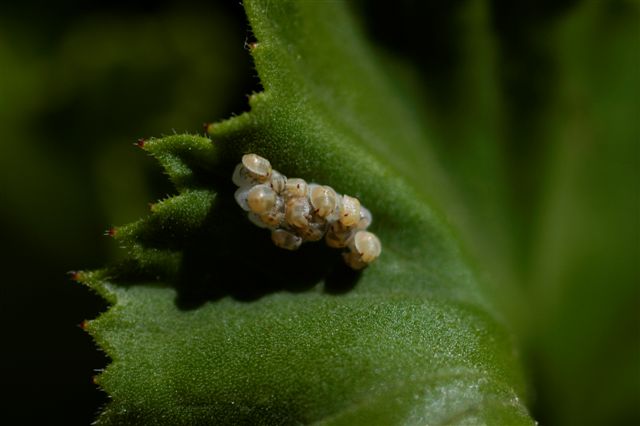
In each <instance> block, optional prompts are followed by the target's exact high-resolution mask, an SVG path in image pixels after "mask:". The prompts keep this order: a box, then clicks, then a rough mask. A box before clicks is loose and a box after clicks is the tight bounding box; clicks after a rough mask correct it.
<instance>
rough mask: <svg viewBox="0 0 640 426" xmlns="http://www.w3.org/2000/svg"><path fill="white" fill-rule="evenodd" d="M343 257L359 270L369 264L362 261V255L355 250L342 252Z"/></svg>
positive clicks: (347, 262)
mask: <svg viewBox="0 0 640 426" xmlns="http://www.w3.org/2000/svg"><path fill="white" fill-rule="evenodd" d="M342 258H343V259H344V262H345V263H346V264H347V265H349V267H351V269H355V270H359V269H362V268H364V267H365V266H367V264H366V263H365V262H363V261H362V258H361V257H360V255H359V254H358V253H356V252H353V251H348V252H345V253H342Z"/></svg>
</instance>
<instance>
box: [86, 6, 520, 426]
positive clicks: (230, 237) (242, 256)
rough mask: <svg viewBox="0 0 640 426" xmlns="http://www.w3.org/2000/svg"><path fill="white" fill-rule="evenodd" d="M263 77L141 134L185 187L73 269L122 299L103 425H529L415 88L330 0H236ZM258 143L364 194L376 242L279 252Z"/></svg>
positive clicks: (110, 325) (111, 325)
mask: <svg viewBox="0 0 640 426" xmlns="http://www.w3.org/2000/svg"><path fill="white" fill-rule="evenodd" d="M245 8H246V10H247V14H248V16H249V20H250V22H251V25H252V29H253V31H254V33H255V36H256V38H257V40H258V42H257V44H255V45H254V46H253V47H252V48H251V52H252V55H253V57H254V60H255V64H256V67H257V70H258V73H259V75H260V78H261V81H262V84H263V86H264V92H262V93H259V94H254V95H252V97H251V98H250V105H251V112H249V113H245V114H243V115H240V116H237V117H234V118H232V119H229V120H227V121H224V122H222V123H217V124H215V125H212V126H210V128H209V137H200V136H192V135H180V136H170V137H166V138H162V139H153V140H149V141H146V143H145V144H144V149H145V150H146V151H148V152H149V153H151V154H152V155H153V156H155V157H156V158H157V159H158V160H159V162H160V163H161V164H162V165H163V166H164V168H165V170H166V172H167V174H168V176H169V178H170V179H171V180H172V182H173V183H174V184H175V185H176V188H177V190H178V194H177V195H176V196H174V197H171V198H168V199H166V200H164V201H161V202H159V203H157V204H155V205H154V206H152V213H151V214H150V216H149V217H147V218H145V219H142V220H140V221H138V222H136V223H133V224H130V225H125V226H122V227H119V228H116V229H115V230H114V236H115V238H116V240H117V241H118V242H119V243H120V244H121V245H122V246H124V247H126V248H127V249H128V252H129V257H128V258H127V259H125V260H124V261H123V262H122V263H121V264H118V265H114V266H111V267H109V268H106V269H104V270H101V271H97V272H84V273H81V274H80V275H79V277H78V278H79V279H80V280H82V281H84V282H86V283H87V284H89V285H90V286H91V287H92V288H94V289H96V290H97V291H98V292H100V293H101V294H103V295H104V296H105V297H106V298H107V299H108V300H109V301H111V302H112V303H113V306H112V307H111V308H110V310H109V311H107V312H106V313H104V314H102V315H101V316H100V317H99V318H98V319H96V320H93V321H90V322H89V323H87V329H88V330H89V332H90V333H91V334H92V335H93V336H94V337H95V338H96V340H97V342H98V343H99V344H100V346H101V347H102V348H104V349H105V351H106V352H107V353H108V354H109V356H110V357H111V358H112V361H113V362H112V363H111V364H110V365H109V367H108V368H107V369H106V370H105V371H104V373H102V374H101V375H100V376H99V377H98V378H97V381H98V383H99V384H100V385H101V386H102V387H103V388H104V389H105V390H106V391H107V392H108V393H109V394H110V396H111V397H112V398H113V400H112V402H111V403H110V404H109V405H108V406H107V407H106V409H105V410H104V412H103V413H102V415H101V416H100V418H99V422H100V423H104V424H122V423H127V424H201V423H212V424H227V423H228V424H245V423H246V424H299V423H323V424H479V423H490V424H531V423H532V420H531V419H530V418H529V416H528V413H527V410H526V408H525V406H524V403H523V401H522V398H523V397H524V393H525V392H524V385H523V381H522V377H521V371H520V367H519V364H518V359H517V354H516V353H515V352H514V349H513V342H512V339H511V336H510V334H509V332H508V327H507V326H506V324H505V322H504V320H502V319H501V317H500V315H499V313H498V312H496V310H495V309H494V308H493V307H492V303H491V301H490V299H489V298H487V297H486V295H485V294H484V293H483V284H482V283H481V282H479V280H478V278H477V273H476V272H475V271H474V270H473V269H472V268H471V267H470V266H469V265H470V262H469V260H468V259H467V257H466V255H465V254H464V252H463V250H462V249H461V242H460V241H458V240H457V238H456V237H455V232H454V231H453V230H452V228H451V227H450V225H449V224H448V222H447V218H446V210H447V205H446V203H444V202H443V201H442V200H443V199H444V197H442V196H441V195H439V194H442V193H446V191H447V188H448V185H449V184H448V183H447V182H448V181H447V179H446V174H445V173H444V171H443V170H441V169H440V168H439V167H438V165H437V163H436V161H435V160H434V156H433V154H432V152H431V150H430V145H429V141H428V138H427V137H426V136H425V131H424V129H423V128H421V126H420V124H419V123H420V120H419V119H418V117H417V116H416V114H415V111H414V109H413V108H412V106H411V103H410V102H408V101H407V100H406V99H403V98H402V97H401V96H400V95H399V94H398V92H397V91H396V90H395V89H394V83H393V81H392V80H390V78H389V77H388V76H387V75H386V74H385V73H384V72H383V71H382V68H381V67H380V66H379V64H378V63H377V60H376V57H375V55H373V53H372V52H371V51H370V49H369V47H368V46H367V44H366V43H365V42H364V40H363V39H362V36H361V34H360V32H359V30H358V29H357V26H356V25H355V23H354V22H353V21H352V19H351V18H350V15H349V12H348V10H346V6H345V5H344V4H342V3H338V2H295V1H282V2H269V1H256V0H254V1H246V2H245ZM247 152H255V153H258V154H260V155H263V156H265V157H266V158H268V159H270V160H271V162H272V164H273V166H274V167H275V168H276V169H278V170H279V171H281V172H282V173H284V174H285V175H287V176H290V177H302V178H304V179H306V180H308V181H316V182H320V183H323V184H328V185H331V186H333V187H334V188H335V189H336V190H337V191H338V192H341V193H347V194H350V195H354V196H357V197H358V198H359V199H360V200H361V201H362V202H363V204H364V205H365V206H367V207H368V208H369V209H370V210H371V211H372V213H373V216H374V221H373V224H372V227H371V229H372V230H373V231H374V232H375V233H376V234H378V235H379V237H380V239H381V241H382V243H383V254H382V256H381V258H380V259H379V260H378V261H377V262H376V263H374V264H373V265H371V266H370V267H369V268H367V269H366V270H364V271H363V272H362V273H355V272H353V271H351V270H349V269H348V268H347V267H346V266H344V265H343V264H342V260H341V258H340V255H339V253H338V252H336V251H335V250H332V249H329V248H328V247H326V246H324V245H323V244H308V245H305V246H303V248H302V249H300V250H299V251H298V252H294V253H290V252H284V251H282V250H279V249H277V248H276V247H275V246H273V245H272V243H271V241H270V238H269V234H268V233H267V232H266V231H264V230H262V229H258V228H256V227H255V226H253V225H252V224H250V222H249V221H248V220H247V219H246V217H245V215H244V214H243V212H242V210H241V209H240V208H239V207H238V206H237V205H236V204H235V201H234V199H233V190H234V188H233V185H232V183H231V179H230V176H231V172H232V170H233V167H234V165H235V163H237V162H238V161H239V159H240V157H241V155H242V154H243V153H247Z"/></svg>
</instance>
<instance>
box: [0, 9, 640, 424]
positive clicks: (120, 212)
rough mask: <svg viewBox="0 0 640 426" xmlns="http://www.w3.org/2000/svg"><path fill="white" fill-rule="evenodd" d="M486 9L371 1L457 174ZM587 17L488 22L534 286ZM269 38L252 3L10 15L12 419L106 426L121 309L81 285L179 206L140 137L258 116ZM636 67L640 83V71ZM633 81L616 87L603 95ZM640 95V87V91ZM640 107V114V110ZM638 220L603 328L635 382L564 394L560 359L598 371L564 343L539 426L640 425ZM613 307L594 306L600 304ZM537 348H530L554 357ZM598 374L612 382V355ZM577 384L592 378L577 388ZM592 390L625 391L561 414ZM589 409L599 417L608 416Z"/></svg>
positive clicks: (518, 13) (0, 136)
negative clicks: (559, 99)
mask: <svg viewBox="0 0 640 426" xmlns="http://www.w3.org/2000/svg"><path fill="white" fill-rule="evenodd" d="M469 2H470V0H453V1H447V2H443V1H438V2H436V1H433V2H429V1H427V2H418V1H413V2H412V1H406V0H403V1H397V2H393V6H391V2H365V1H360V2H354V3H353V8H354V10H355V11H356V16H357V17H358V20H359V22H360V24H361V25H362V26H363V28H364V29H365V31H366V32H367V33H368V35H369V37H370V38H371V39H372V41H373V42H374V44H375V45H376V47H377V48H378V49H379V50H380V52H383V51H384V52H386V53H385V54H384V55H383V56H393V57H394V58H400V59H401V60H402V61H404V62H408V63H411V64H412V66H413V69H414V70H415V75H416V76H418V78H419V80H421V81H422V82H423V83H422V85H423V87H422V90H424V96H425V97H426V98H428V100H429V104H430V105H431V107H432V108H433V111H435V112H434V114H435V115H436V118H437V121H438V123H442V124H440V126H441V128H440V129H436V131H435V133H436V134H438V132H440V133H439V135H440V141H441V143H440V144H439V145H437V146H436V148H437V149H438V150H439V153H440V155H441V156H442V158H443V159H444V160H443V161H444V163H445V164H447V161H449V162H451V163H452V164H453V165H452V167H454V168H455V167H456V164H458V166H457V167H461V166H460V164H462V165H464V162H462V163H461V162H460V161H458V160H459V158H460V157H464V153H465V152H467V151H466V149H467V147H466V146H465V144H464V143H463V142H460V141H463V140H464V137H462V136H460V135H461V134H456V136H451V133H447V132H446V131H447V129H451V128H456V127H459V126H460V125H462V126H464V123H465V121H464V120H465V114H470V112H469V111H470V110H468V109H465V106H464V104H465V102H464V101H461V99H463V98H464V90H465V89H464V88H465V87H466V86H464V84H461V83H460V81H461V79H464V78H465V77H464V76H466V75H467V74H468V72H467V71H465V67H467V66H469V61H468V55H469V51H468V50H467V48H468V45H465V43H467V44H468V42H469V32H470V30H469V28H470V27H473V25H475V24H474V22H475V21H474V20H475V19H480V18H477V16H476V15H474V14H469V12H468V5H469ZM5 3H7V2H5ZM372 3H373V4H372ZM584 3H585V2H584V1H582V2H581V1H579V0H569V1H551V0H546V1H533V0H527V1H523V2H511V1H508V0H493V1H488V2H486V3H484V4H485V6H486V7H485V8H484V9H483V11H482V13H483V14H484V15H483V16H484V19H485V21H483V22H486V23H488V31H489V34H490V37H491V39H492V40H494V41H495V45H496V46H497V49H498V50H499V54H497V56H498V59H497V63H498V64H499V66H498V68H497V70H496V71H495V73H496V76H495V80H496V81H498V82H499V89H500V91H501V93H502V95H503V97H504V98H503V100H504V102H505V103H506V104H507V105H508V108H506V111H507V113H506V117H505V118H504V121H505V122H506V123H507V124H506V125H505V126H504V128H503V129H502V130H501V142H500V143H501V146H500V149H501V150H502V151H503V152H504V155H505V157H506V158H508V160H509V161H508V164H509V176H510V177H511V179H512V182H511V188H513V194H512V195H513V197H512V200H513V202H512V205H511V207H512V208H513V209H514V211H515V212H516V213H517V214H515V215H514V217H516V218H517V219H516V222H519V223H515V224H514V225H513V233H514V234H515V235H516V237H515V238H516V240H517V241H518V244H517V247H519V248H518V249H517V254H516V255H514V257H515V258H516V259H517V261H518V262H519V265H520V266H519V271H520V274H521V276H523V277H527V276H529V275H531V273H532V268H533V266H531V264H530V263H531V262H530V253H529V251H528V250H529V249H528V248H527V247H530V245H531V244H529V243H528V242H530V241H531V240H534V239H535V234H534V233H535V232H536V231H535V229H533V230H532V228H531V227H529V226H527V224H529V223H532V222H535V221H536V217H537V215H539V210H538V209H537V208H536V207H535V206H533V204H532V203H531V196H532V195H531V194H533V196H534V197H535V195H536V194H537V193H538V192H539V191H540V185H539V183H540V182H539V181H540V179H541V175H542V173H543V171H544V170H545V169H546V167H547V166H546V165H545V164H546V163H545V162H546V161H547V154H548V153H549V151H550V150H551V149H553V147H552V146H550V145H551V144H553V142H554V141H553V139H549V138H545V137H543V136H544V135H545V134H546V133H545V132H546V129H547V128H548V127H549V126H550V124H549V123H550V121H551V119H550V118H549V115H550V111H551V109H552V105H553V102H554V99H555V96H556V94H557V93H558V92H561V91H562V90H563V88H562V87H561V86H560V85H561V84H562V83H561V81H564V80H562V79H560V78H559V77H558V76H559V75H560V74H561V73H562V72H566V70H565V69H564V68H563V65H562V59H561V58H558V57H557V56H556V55H555V53H554V52H555V51H554V49H553V47H554V43H555V39H554V38H553V37H554V34H555V33H554V31H556V30H555V28H556V27H557V26H558V25H561V24H562V22H563V20H566V19H570V18H571V16H572V13H573V12H574V11H575V10H576V9H577V8H579V7H581V5H583V4H584ZM636 12H637V8H634V7H632V6H631V2H627V1H615V0H614V1H611V2H610V8H608V9H607V13H610V14H611V17H610V18H608V20H607V19H603V21H602V22H604V23H603V24H602V25H601V26H600V27H594V28H593V30H592V33H591V36H592V38H593V39H597V38H598V37H599V35H600V34H602V36H603V37H605V36H606V34H608V33H609V32H610V31H611V28H613V26H620V25H623V26H629V25H634V23H635V24H636V25H638V21H637V19H635V18H637V13H636ZM629 15H631V19H629V18H628V16H629ZM625 17H626V18H625ZM470 20H471V21H470ZM607 25H611V26H612V27H608V26H607ZM636 35H637V36H638V37H636V38H635V40H633V39H629V41H628V43H631V44H633V43H635V47H637V48H640V46H638V40H640V34H638V32H637V31H636ZM251 40H252V35H251V33H250V31H249V30H248V26H247V24H246V18H245V15H244V11H243V9H242V7H241V5H240V4H239V3H238V2H236V1H228V2H223V1H220V2H178V1H153V2H151V1H148V2H137V3H136V4H135V5H134V6H132V5H129V4H128V2H124V1H111V2H77V1H60V2H56V3H55V5H51V4H50V3H49V2H44V1H41V2H39V1H32V0H25V1H21V2H11V4H3V5H1V6H0V223H1V224H2V225H3V226H2V239H1V240H2V242H3V244H2V245H1V248H0V250H1V252H0V258H1V259H2V262H3V270H4V274H3V275H4V279H3V280H2V284H1V287H0V291H1V296H0V300H1V303H2V308H1V313H2V323H3V339H2V340H3V345H2V352H3V356H2V363H1V367H2V373H1V374H2V376H1V377H2V384H3V385H4V391H5V393H6V394H7V395H8V397H7V396H5V397H4V401H3V408H2V412H0V416H2V417H5V418H6V419H10V418H14V419H15V418H17V419H20V423H35V422H40V423H45V424H88V423H90V422H91V421H92V420H93V419H94V418H95V414H96V413H97V412H98V411H99V409H100V406H101V405H103V404H105V403H106V402H107V397H106V395H104V394H103V393H102V392H101V391H99V390H97V389H96V386H95V385H94V384H93V383H92V376H93V375H94V374H96V372H98V371H99V369H101V368H103V367H104V366H105V365H106V364H107V362H108V360H107V359H106V357H105V356H104V355H103V354H102V353H100V352H99V351H98V350H97V348H96V347H95V345H94V343H93V342H92V340H91V338H90V337H89V336H88V335H86V334H85V333H84V332H83V331H82V330H81V328H80V326H79V324H80V323H81V322H82V321H83V320H84V319H89V318H94V317H95V316H96V315H97V313H99V312H101V311H103V310H104V309H106V305H105V303H104V302H103V301H102V300H101V299H100V298H99V297H98V296H96V295H94V294H92V293H91V292H90V291H89V290H88V289H86V288H84V287H81V286H80V285H79V284H76V283H74V282H72V281H71V280H70V279H69V276H68V275H67V272H68V271H72V270H75V269H92V268H97V267H100V266H102V265H104V264H106V263H107V262H108V261H110V260H113V259H115V258H116V257H117V256H118V255H119V254H118V248H117V247H114V244H113V242H112V241H109V240H108V239H107V238H105V237H104V236H103V234H104V231H105V230H106V229H107V228H108V227H109V226H110V225H112V224H123V223H127V222H130V221H132V220H135V219H136V218H138V217H140V216H142V215H144V214H146V212H147V210H146V209H147V207H146V205H147V203H148V202H152V201H154V200H156V199H158V198H160V197H163V196H165V194H168V193H171V192H172V191H173V190H172V188H171V187H170V185H169V184H168V182H166V179H165V178H164V176H163V175H162V173H161V170H160V169H159V167H158V166H157V165H156V164H155V162H154V161H153V160H151V159H150V158H149V157H147V156H146V155H145V154H144V153H143V152H142V151H136V148H135V147H134V146H133V145H134V143H135V141H136V140H137V138H140V137H149V136H160V135H163V134H171V133H173V132H185V131H187V132H192V133H193V132H202V123H203V122H210V121H217V120H221V119H223V118H225V117H228V116H230V115H232V114H239V113H241V112H243V111H245V110H247V108H248V107H247V100H246V99H247V95H249V94H251V93H252V92H254V91H258V90H260V85H259V81H258V79H257V76H256V72H255V70H254V69H253V66H252V63H251V59H250V56H249V54H248V52H247V48H246V43H247V42H248V41H251ZM590 40H591V39H590ZM586 42H587V41H586V40H585V43H586ZM465 46H466V47H465ZM600 48H602V47H600ZM597 49H598V47H596V46H594V50H597ZM637 50H638V49H636V51H637ZM476 53H477V54H478V55H484V54H485V53H486V52H484V51H483V50H478V51H477V52H476ZM594 55H595V56H596V57H597V55H598V53H597V52H594ZM596 59H597V58H596ZM596 63H597V61H596ZM629 63H631V65H632V66H635V67H636V69H639V68H638V57H637V56H636V57H635V58H631V59H630V61H629ZM607 72H608V71H607ZM616 78H617V76H616V75H613V74H611V75H609V74H603V76H602V79H603V80H602V83H601V85H602V87H605V88H606V86H607V81H608V79H616ZM481 84H482V83H481ZM636 86H637V84H636V85H635V86H634V87H630V90H632V91H635V92H637V87H636ZM599 89H601V88H599ZM634 107H636V112H638V109H637V102H636V103H635V105H634ZM577 108H580V105H577ZM637 118H639V119H640V116H638V115H637ZM470 120H472V121H471V122H473V120H478V118H470ZM460 123H462V124H460ZM637 123H638V122H637V121H636V122H635V123H634V122H623V123H621V124H620V126H622V127H623V130H624V129H629V131H628V132H627V133H625V136H622V137H621V138H622V139H625V138H626V139H625V140H628V136H626V135H633V137H634V140H633V143H634V148H633V149H632V150H631V151H630V152H631V153H632V155H631V158H630V161H633V162H634V163H633V167H635V166H637V163H638V157H637V156H640V154H639V153H638V150H637V142H638V140H637V135H638V132H637V127H638V124H637ZM447 135H449V136H447ZM634 155H636V158H633V156H634ZM613 167H614V166H612V168H613ZM603 170H604V169H603ZM635 176H636V177H637V174H636V175H635ZM627 183H628V185H629V186H628V188H627V189H626V190H625V192H626V193H627V194H628V196H629V197H632V198H633V200H635V201H634V203H635V204H634V209H635V210H634V211H633V212H631V213H632V214H631V217H632V218H633V217H634V216H635V212H637V208H636V207H637V204H638V203H637V198H638V186H637V182H627ZM585 191H587V192H588V191H589V189H585ZM594 197H595V196H594ZM593 199H594V200H596V201H594V202H599V201H598V200H597V199H596V198H593ZM617 208H618V207H617V205H613V206H611V209H617ZM612 216H613V215H609V216H608V217H612ZM624 218H625V220H627V219H628V218H629V216H628V215H627V216H624ZM632 220H633V223H630V227H629V228H628V229H629V232H630V233H632V234H633V239H632V242H633V243H632V245H629V244H627V245H623V246H621V247H617V248H613V250H621V251H625V254H624V255H622V258H623V260H622V262H624V264H623V268H622V272H620V268H618V271H617V276H618V277H621V279H622V281H624V283H622V284H616V283H614V284H612V285H611V286H610V287H611V291H612V292H618V291H624V292H625V293H623V294H625V295H628V296H621V297H620V298H605V300H603V303H605V304H608V305H607V306H609V308H608V311H607V312H611V313H604V314H602V315H606V316H607V318H613V320H611V321H610V322H609V323H608V324H609V325H610V326H611V327H614V329H615V331H612V332H611V333H610V335H612V336H613V337H612V338H611V342H613V343H611V342H608V341H602V345H603V346H606V347H607V348H610V349H611V351H618V352H620V353H624V354H625V360H626V361H625V363H624V365H625V366H628V365H631V366H632V368H633V369H632V370H624V371H623V372H622V373H620V372H617V373H612V374H618V375H620V376H621V377H623V376H626V377H627V379H626V380H625V379H623V380H622V381H618V382H615V383H613V384H611V383H607V382H606V380H605V381H604V384H605V385H607V386H608V385H611V386H612V388H613V389H608V388H605V389H599V390H598V389H597V386H598V384H599V383H603V382H602V381H600V380H595V379H594V377H595V375H590V374H591V373H592V372H593V371H592V370H589V369H587V370H585V371H582V370H579V369H578V370H577V371H576V372H575V373H573V372H570V373H568V374H567V375H566V379H567V380H565V381H564V384H561V385H558V383H559V380H564V379H556V378H557V377H558V376H557V374H555V373H554V371H556V370H554V368H560V367H558V366H562V365H563V364H562V363H561V362H558V363H557V364H553V363H551V364H549V361H548V360H547V358H550V359H555V358H554V357H555V356H556V355H557V357H558V358H559V359H562V358H563V357H564V358H565V359H566V360H567V361H566V365H580V361H575V360H577V359H578V358H580V355H579V354H578V355H575V354H570V353H571V350H573V349H575V350H578V351H580V350H582V347H581V346H580V343H578V346H574V347H573V348H572V349H571V350H566V354H569V355H566V354H565V352H563V351H564V349H563V347H562V345H561V344H558V346H557V348H558V349H557V352H554V351H555V349H554V346H553V344H550V345H548V346H547V347H546V348H547V350H549V351H551V352H550V353H549V352H546V353H544V352H541V351H540V350H539V349H538V350H537V351H536V350H535V349H534V350H532V351H531V354H530V355H527V356H525V359H526V361H527V367H526V368H527V371H528V372H529V373H530V375H531V377H532V379H533V383H534V386H535V388H536V391H534V395H535V397H534V412H533V415H534V417H535V418H536V419H539V420H542V421H543V423H546V424H563V423H565V421H566V420H567V418H572V419H573V423H576V424H580V423H581V424H588V423H592V422H593V423H594V424H597V423H598V421H600V420H603V419H606V420H607V422H608V423H609V424H614V423H617V424H627V423H631V422H636V423H638V422H639V421H640V418H639V415H638V411H637V410H638V409H637V406H634V405H635V404H636V402H637V401H638V396H637V394H636V393H637V391H638V383H639V382H640V371H638V368H637V366H638V360H637V356H638V351H637V346H638V341H640V334H639V333H640V332H639V331H638V324H639V321H640V319H639V318H638V314H637V311H638V300H637V296H638V291H637V285H636V284H637V282H634V281H636V279H637V276H638V272H637V267H635V266H634V265H632V264H631V263H630V262H629V261H628V259H633V258H634V257H635V255H636V254H637V249H638V246H640V242H638V239H637V229H638V226H637V222H638V217H637V216H636V217H635V219H632ZM627 241H628V240H627ZM606 244H608V243H606V242H605V243H603V247H604V245H606ZM625 244H626V243H625ZM604 248H606V247H604ZM629 250H631V253H629ZM631 262H633V261H631ZM609 267H611V268H613V267H614V266H613V263H610V264H603V266H602V268H600V269H599V270H600V271H605V272H606V270H607V268H609ZM577 271H578V272H576V273H575V274H574V275H572V276H571V277H569V278H567V280H573V279H574V278H572V277H574V276H577V275H580V273H581V271H582V272H584V274H589V271H587V269H580V268H578V269H577ZM614 275H615V274H614ZM522 281H527V280H526V279H523V280H522ZM525 285H526V284H525ZM598 297H599V296H598V295H597V294H596V293H594V294H591V295H590V296H588V297H587V298H586V299H585V303H590V302H592V301H593V300H594V298H596V299H597V298H598ZM567 309H569V311H567V312H571V311H570V309H571V308H567ZM576 315H577V318H580V314H576ZM575 317H576V316H571V315H568V318H575ZM559 318H562V317H559ZM576 327H581V324H577V325H576ZM568 330H569V331H567V334H571V335H573V334H572V333H571V331H570V330H571V329H570V328H568ZM564 337H566V335H562V334H560V335H558V336H557V337H556V338H555V339H556V340H558V341H562V340H563V338H564ZM535 339H536V338H535V337H534V338H532V339H531V340H530V341H527V342H525V343H524V346H525V347H527V345H531V346H535V347H536V348H537V347H538V346H537V344H536V340H535ZM627 348H628V349H627ZM563 354H564V355H563ZM596 359H601V362H602V364H603V365H605V367H603V368H604V369H605V370H606V369H607V368H608V367H607V366H606V364H607V363H608V361H607V357H606V356H605V355H602V356H600V355H598V357H596ZM554 365H555V367H554ZM587 367H588V368H592V367H593V366H592V365H591V366H587ZM604 376H608V374H604ZM585 377H586V378H585ZM616 377H617V376H616ZM575 378H579V379H580V380H576V381H574V382H571V380H573V379H575ZM563 386H565V387H564V388H563ZM590 386H595V387H596V388H595V389H594V390H593V391H594V392H596V393H597V392H601V393H609V394H611V395H609V396H608V397H607V396H605V397H603V399H602V400H601V401H604V402H602V407H596V408H593V407H589V408H588V407H587V406H586V405H587V404H589V401H587V400H580V399H573V400H572V399H571V398H570V397H569V398H568V399H567V400H566V401H565V400H562V399H557V398H559V397H558V391H559V390H560V391H562V392H564V390H565V389H572V387H574V388H583V389H582V390H581V391H580V392H582V393H585V392H586V390H585V389H584V387H587V388H588V387H590ZM551 389H556V390H555V391H553V390H551ZM580 392H578V393H580ZM609 399H611V401H613V402H611V401H609ZM572 404H573V406H572ZM581 404H584V406H581ZM559 407H560V408H559ZM567 407H568V408H567ZM589 410H592V411H593V410H599V411H597V414H596V415H591V414H589V412H590V411H589ZM576 413H583V414H584V417H580V415H578V414H576ZM598 416H600V417H598Z"/></svg>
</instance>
